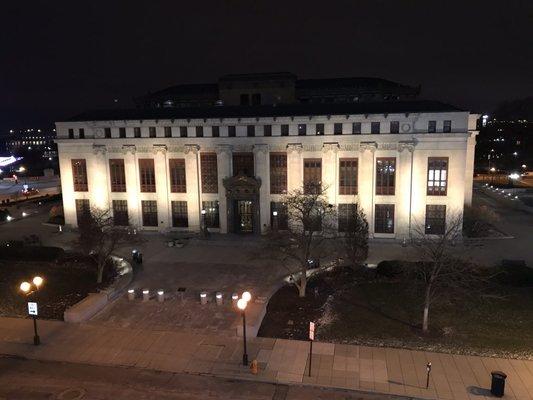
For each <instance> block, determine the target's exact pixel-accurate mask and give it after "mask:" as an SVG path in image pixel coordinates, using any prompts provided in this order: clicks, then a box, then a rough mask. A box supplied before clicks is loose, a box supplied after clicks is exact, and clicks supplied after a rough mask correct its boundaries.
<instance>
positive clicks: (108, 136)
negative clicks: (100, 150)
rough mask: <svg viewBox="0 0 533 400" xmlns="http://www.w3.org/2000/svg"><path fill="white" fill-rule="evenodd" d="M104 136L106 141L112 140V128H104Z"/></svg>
mask: <svg viewBox="0 0 533 400" xmlns="http://www.w3.org/2000/svg"><path fill="white" fill-rule="evenodd" d="M104 136H105V137H106V139H110V138H111V128H104Z"/></svg>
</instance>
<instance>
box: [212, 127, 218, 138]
mask: <svg viewBox="0 0 533 400" xmlns="http://www.w3.org/2000/svg"><path fill="white" fill-rule="evenodd" d="M211 135H212V136H213V137H219V136H220V127H219V126H213V127H212V128H211Z"/></svg>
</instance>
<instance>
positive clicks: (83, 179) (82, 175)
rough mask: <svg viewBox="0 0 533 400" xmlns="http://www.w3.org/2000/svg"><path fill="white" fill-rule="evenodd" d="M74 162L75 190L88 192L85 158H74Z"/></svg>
mask: <svg viewBox="0 0 533 400" xmlns="http://www.w3.org/2000/svg"><path fill="white" fill-rule="evenodd" d="M71 163H72V178H73V181H74V191H75V192H87V191H88V190H89V189H88V185H87V166H86V164H85V159H73V160H72V161H71Z"/></svg>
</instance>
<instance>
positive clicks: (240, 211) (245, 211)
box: [235, 200, 254, 233]
mask: <svg viewBox="0 0 533 400" xmlns="http://www.w3.org/2000/svg"><path fill="white" fill-rule="evenodd" d="M235 208H236V210H235V211H236V212H235V218H236V221H235V228H236V231H237V232H240V233H253V232H254V212H253V202H252V201H250V200H236V201H235Z"/></svg>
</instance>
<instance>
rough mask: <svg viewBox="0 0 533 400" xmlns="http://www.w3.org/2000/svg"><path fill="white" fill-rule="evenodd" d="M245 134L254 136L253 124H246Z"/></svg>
mask: <svg viewBox="0 0 533 400" xmlns="http://www.w3.org/2000/svg"><path fill="white" fill-rule="evenodd" d="M246 136H248V137H254V136H255V125H247V126H246Z"/></svg>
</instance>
